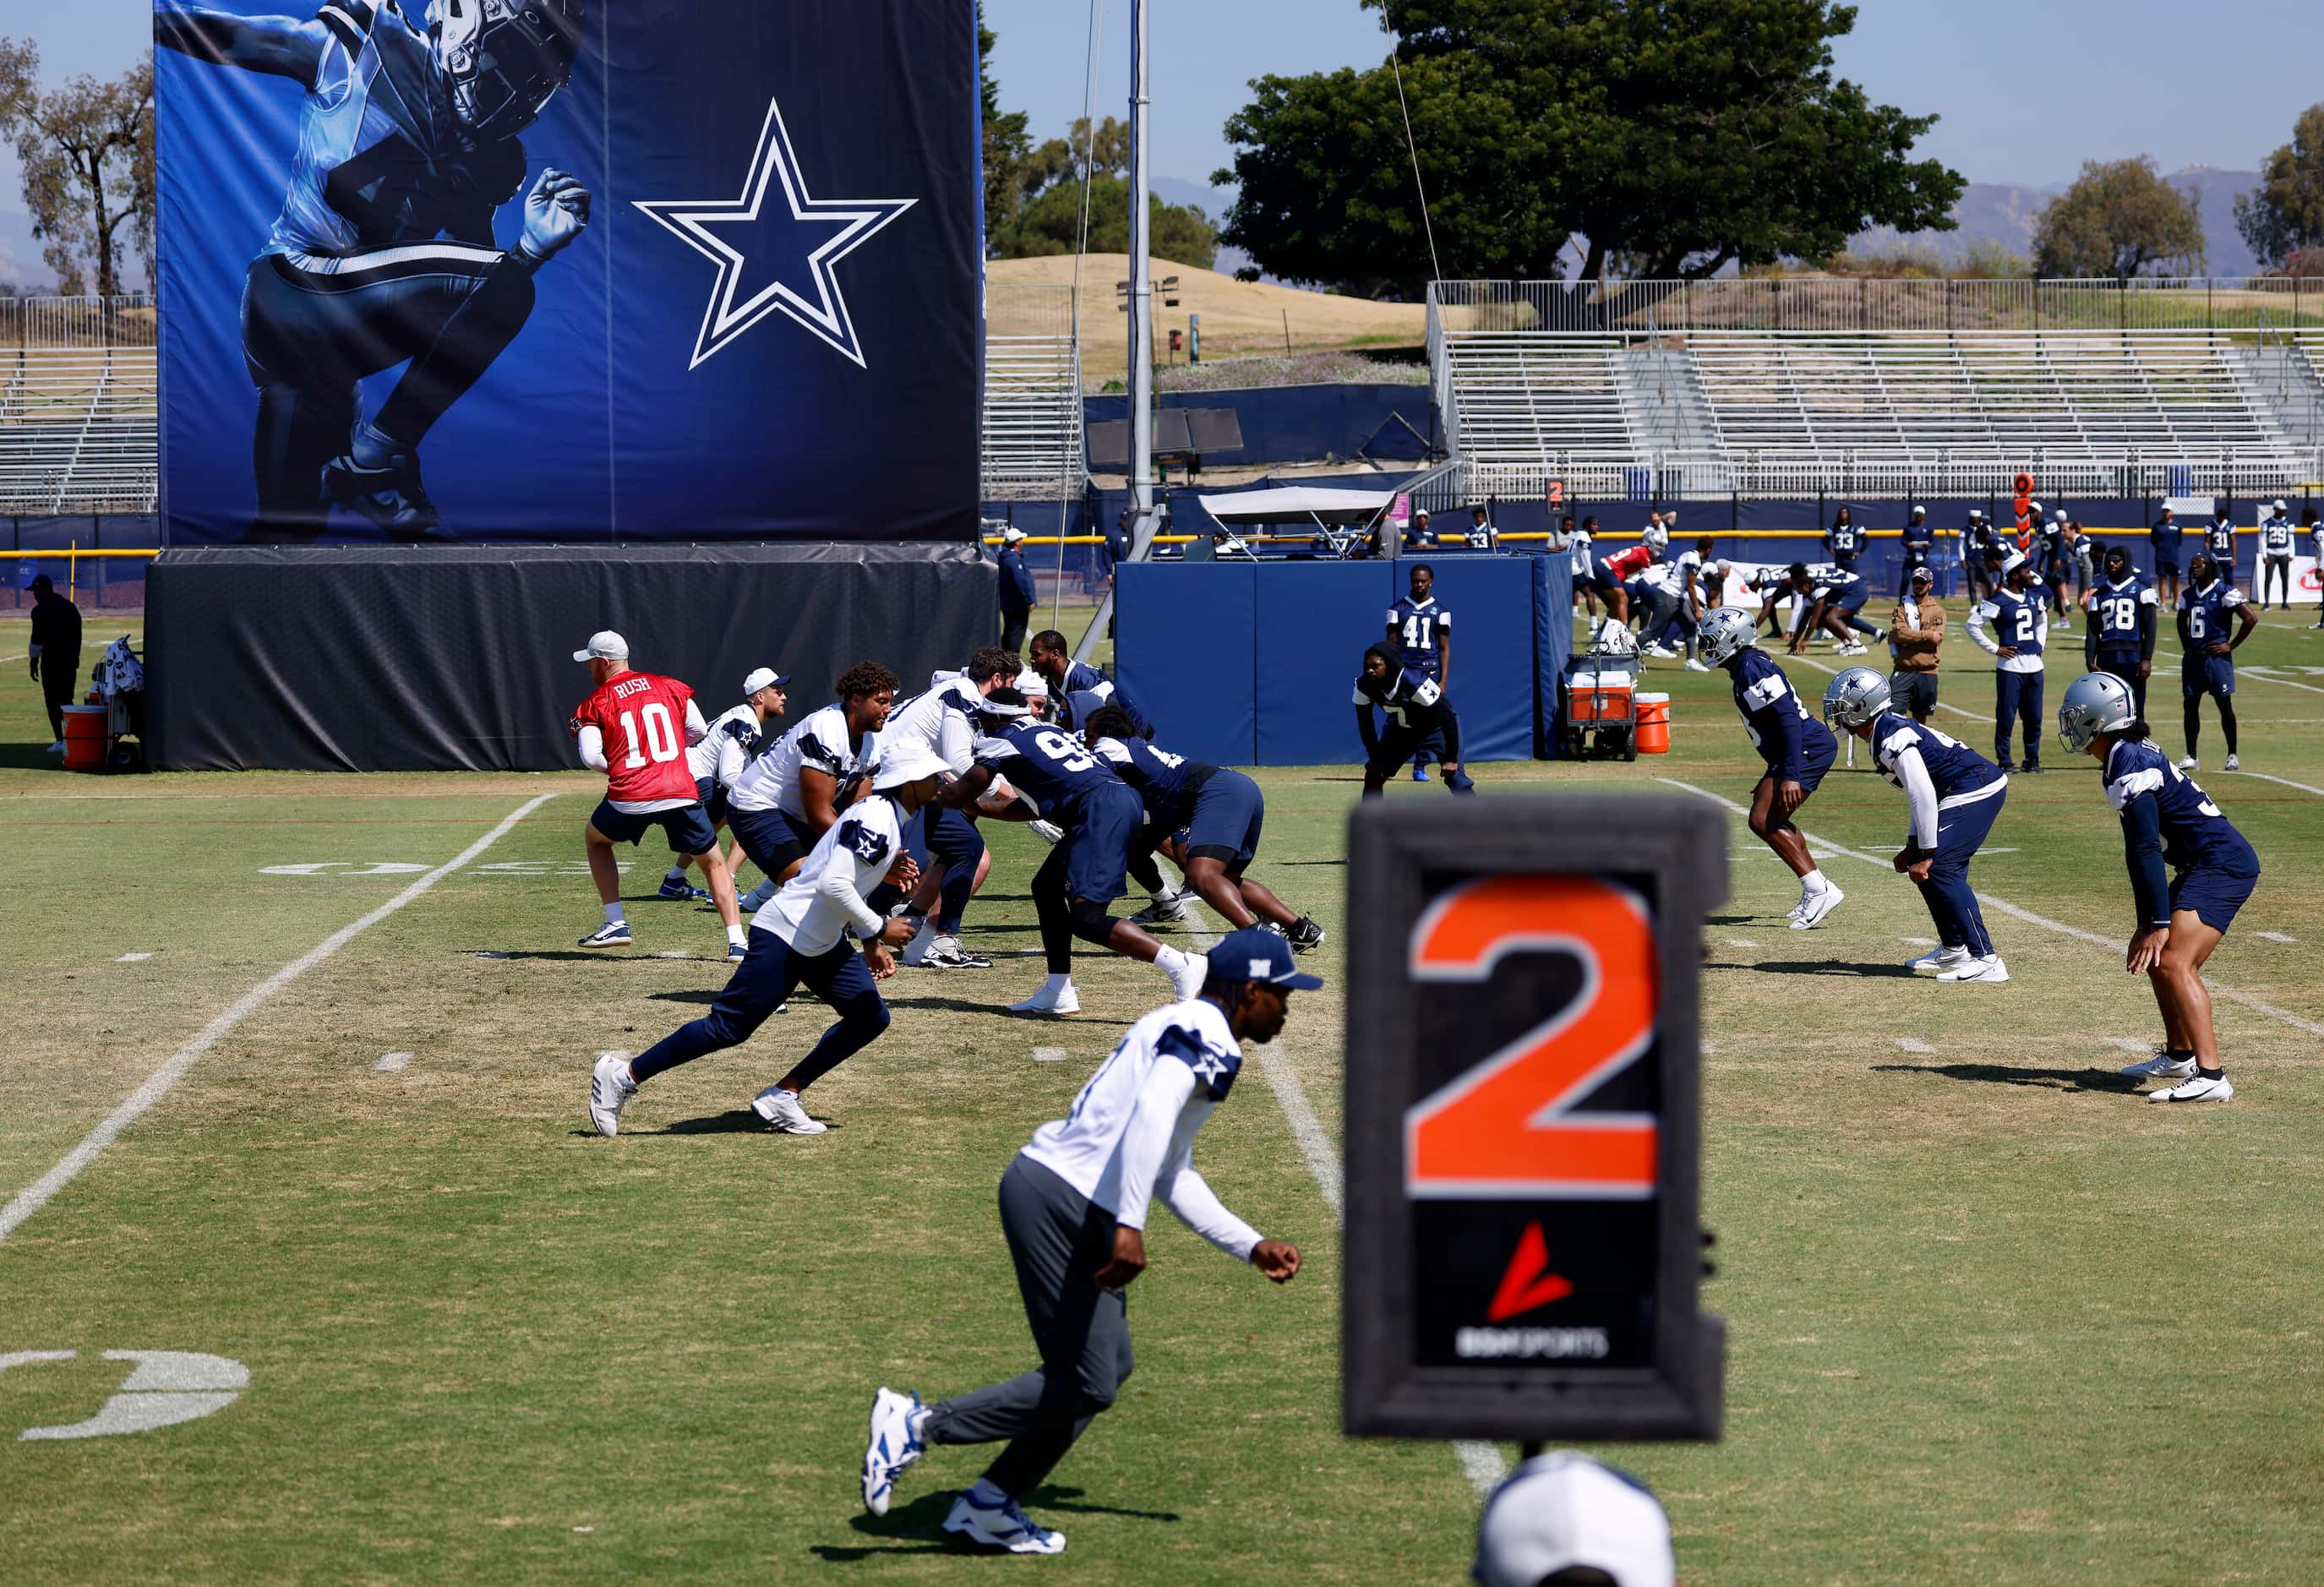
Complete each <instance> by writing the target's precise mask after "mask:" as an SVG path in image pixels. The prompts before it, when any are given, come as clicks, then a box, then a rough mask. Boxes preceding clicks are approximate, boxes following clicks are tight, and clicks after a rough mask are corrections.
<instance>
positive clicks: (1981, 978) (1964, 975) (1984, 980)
mask: <svg viewBox="0 0 2324 1587" xmlns="http://www.w3.org/2000/svg"><path fill="white" fill-rule="evenodd" d="M1937 979H1938V980H1940V981H1953V982H1971V981H1973V982H1975V983H1977V984H1978V985H1979V986H1998V985H2000V984H2001V983H2003V982H2005V981H2006V980H2008V979H2009V966H2008V965H2006V964H2003V963H2002V962H2001V955H1999V954H1987V955H1986V956H1985V957H1983V958H1981V959H1969V960H1968V961H1966V962H1965V963H1963V964H1960V965H1958V966H1956V967H1955V968H1953V969H1950V970H1947V971H1945V972H1944V973H1942V974H1941V975H1939V976H1938V977H1937Z"/></svg>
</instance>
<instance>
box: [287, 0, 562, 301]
mask: <svg viewBox="0 0 2324 1587" xmlns="http://www.w3.org/2000/svg"><path fill="white" fill-rule="evenodd" d="M320 20H321V22H322V23H323V26H324V29H325V31H326V32H327V33H328V34H329V36H330V42H329V43H327V45H326V46H325V47H324V50H323V54H322V58H321V60H319V61H318V63H317V65H316V69H315V80H314V81H313V82H312V83H309V85H308V93H307V97H306V99H305V100H304V101H303V102H302V103H301V105H300V110H299V151H298V153H297V155H296V157H295V159H294V161H293V163H292V165H291V185H290V187H289V189H288V190H286V191H285V192H284V194H283V195H282V212H281V215H280V216H279V217H276V219H275V222H274V228H273V230H272V232H271V233H269V234H268V236H267V239H266V252H267V253H269V254H293V255H296V254H311V255H318V256H323V257H341V256H345V255H346V254H354V253H358V252H362V251H364V250H368V249H373V248H383V247H391V246H393V245H397V244H405V243H423V242H429V241H431V240H433V239H434V238H436V237H438V236H446V237H450V238H453V239H455V240H457V241H459V242H465V243H473V244H475V245H479V246H482V247H487V248H489V247H491V246H493V210H494V209H495V208H499V206H500V205H501V204H503V203H504V202H505V201H506V200H507V199H508V198H510V197H512V195H513V194H514V193H515V191H516V189H518V187H519V186H521V184H522V181H523V179H524V151H523V149H522V148H521V146H520V145H519V144H518V143H516V142H515V140H513V139H503V140H501V141H498V142H495V143H486V144H483V145H481V146H475V145H471V144H469V143H468V142H467V140H466V138H465V137H464V136H463V135H462V134H461V132H460V130H459V127H458V124H457V121H456V119H455V118H454V116H453V114H452V102H451V96H450V91H449V88H448V87H447V80H446V78H445V76H444V74H443V72H442V71H441V70H439V69H438V67H437V64H436V60H435V58H434V56H433V54H432V53H431V52H430V51H429V45H428V38H427V35H426V33H425V32H422V31H421V30H420V27H419V26H418V25H417V24H416V23H413V22H412V21H411V20H410V17H409V16H407V15H406V14H405V13H404V11H403V10H402V8H401V7H400V6H399V5H396V4H395V3H394V0H337V4H334V5H326V6H325V7H324V8H323V9H322V12H321V14H320Z"/></svg>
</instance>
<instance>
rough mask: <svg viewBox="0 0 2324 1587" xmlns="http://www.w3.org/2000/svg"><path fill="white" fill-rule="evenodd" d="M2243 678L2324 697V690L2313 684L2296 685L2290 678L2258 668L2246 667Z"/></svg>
mask: <svg viewBox="0 0 2324 1587" xmlns="http://www.w3.org/2000/svg"><path fill="white" fill-rule="evenodd" d="M2242 676H2244V677H2246V678H2257V679H2259V681H2260V682H2262V683H2280V684H2282V685H2283V687H2286V688H2304V689H2306V690H2307V691H2308V692H2309V693H2310V694H2311V695H2324V688H2318V687H2316V686H2315V685H2314V684H2312V683H2294V682H2292V679H2290V678H2278V677H2276V676H2274V674H2273V672H2270V671H2266V670H2264V669H2260V668H2257V667H2246V668H2245V669H2243V671H2242Z"/></svg>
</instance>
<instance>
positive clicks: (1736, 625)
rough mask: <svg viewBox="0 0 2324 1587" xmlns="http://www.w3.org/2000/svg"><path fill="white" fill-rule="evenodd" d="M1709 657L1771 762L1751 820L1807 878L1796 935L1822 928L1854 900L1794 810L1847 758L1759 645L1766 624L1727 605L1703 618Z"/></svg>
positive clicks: (1754, 796)
mask: <svg viewBox="0 0 2324 1587" xmlns="http://www.w3.org/2000/svg"><path fill="white" fill-rule="evenodd" d="M1696 642H1697V644H1698V646H1699V647H1700V650H1701V656H1702V659H1703V660H1706V661H1708V662H1710V663H1711V665H1712V666H1714V667H1723V668H1725V669H1727V676H1728V677H1729V678H1732V679H1733V680H1734V682H1735V709H1736V710H1737V711H1738V712H1740V713H1741V714H1742V716H1743V731H1744V733H1745V734H1747V735H1748V736H1749V738H1750V740H1751V743H1752V745H1753V747H1754V748H1756V749H1757V750H1758V752H1759V759H1760V760H1761V761H1763V762H1765V763H1766V768H1767V770H1766V775H1765V776H1763V777H1761V778H1760V779H1759V786H1758V787H1757V788H1755V789H1752V790H1751V809H1750V813H1749V815H1748V817H1746V819H1747V820H1748V822H1749V824H1750V827H1751V833H1752V835H1753V836H1755V837H1757V839H1758V840H1759V841H1760V842H1761V843H1764V844H1766V845H1767V846H1768V847H1769V848H1771V849H1773V850H1774V851H1775V857H1776V858H1777V859H1779V860H1781V861H1783V863H1784V864H1786V865H1789V866H1790V867H1791V868H1792V874H1793V875H1794V876H1796V877H1798V878H1799V879H1800V901H1799V902H1798V903H1795V904H1794V905H1793V906H1792V907H1791V909H1790V910H1789V912H1788V913H1787V914H1786V916H1785V917H1784V918H1786V919H1788V920H1789V921H1790V922H1791V927H1792V929H1793V930H1794V931H1805V930H1808V929H1809V928H1810V927H1813V926H1816V925H1819V924H1821V921H1822V920H1823V918H1824V917H1825V916H1827V915H1829V914H1831V912H1832V911H1833V910H1834V909H1838V908H1840V902H1841V900H1843V899H1845V898H1846V897H1847V896H1848V895H1847V894H1846V893H1843V892H1841V891H1840V889H1839V887H1838V886H1837V885H1835V884H1834V883H1833V882H1832V881H1831V880H1830V879H1829V878H1827V877H1826V876H1825V875H1824V873H1823V872H1822V871H1821V870H1820V869H1818V868H1817V865H1816V863H1815V861H1814V859H1813V858H1812V856H1811V855H1810V854H1809V853H1808V840H1807V838H1806V837H1805V836H1804V835H1803V834H1802V833H1801V831H1800V829H1799V828H1798V827H1796V826H1793V825H1792V815H1793V812H1794V811H1796V810H1797V809H1798V808H1799V807H1801V806H1802V805H1804V804H1806V803H1807V802H1808V796H1809V795H1811V794H1812V793H1814V792H1815V790H1816V785H1817V784H1818V783H1820V782H1821V781H1822V780H1823V774H1824V773H1825V772H1827V771H1829V770H1831V763H1832V761H1834V760H1836V759H1838V758H1839V755H1840V741H1839V740H1838V739H1835V738H1833V737H1832V736H1831V729H1830V728H1828V727H1826V726H1825V725H1824V724H1822V723H1821V722H1819V721H1817V720H1816V719H1815V718H1814V717H1812V716H1811V715H1808V708H1807V706H1805V705H1804V704H1803V703H1802V702H1801V700H1800V697H1799V695H1798V694H1797V693H1796V692H1795V691H1794V689H1793V687H1792V680H1791V679H1790V678H1786V677H1784V669H1782V668H1780V667H1778V666H1776V665H1775V662H1774V661H1773V660H1770V659H1769V658H1768V656H1767V653H1766V651H1765V650H1761V649H1760V648H1759V623H1758V619H1757V618H1756V617H1755V616H1753V615H1752V614H1750V613H1749V612H1748V611H1746V610H1745V609H1744V608H1742V607H1740V606H1721V607H1720V608H1719V609H1718V610H1716V611H1714V612H1712V613H1711V614H1710V615H1708V616H1706V617H1705V618H1704V619H1703V620H1702V627H1701V632H1700V633H1699V635H1698V636H1697V641H1696Z"/></svg>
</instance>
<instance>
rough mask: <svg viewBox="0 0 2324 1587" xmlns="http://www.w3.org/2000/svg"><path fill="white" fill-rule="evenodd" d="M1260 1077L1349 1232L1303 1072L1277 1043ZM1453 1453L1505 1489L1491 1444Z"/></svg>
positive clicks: (1261, 1051)
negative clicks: (1282, 1052) (1265, 1080)
mask: <svg viewBox="0 0 2324 1587" xmlns="http://www.w3.org/2000/svg"><path fill="white" fill-rule="evenodd" d="M1191 901H1193V902H1194V905H1195V907H1196V908H1198V909H1203V912H1204V913H1205V914H1208V913H1209V909H1208V908H1207V907H1206V906H1204V905H1203V903H1202V901H1201V900H1191ZM1217 941H1218V937H1216V936H1214V935H1213V933H1211V932H1208V931H1197V932H1195V933H1194V942H1195V944H1196V946H1199V947H1201V948H1202V949H1203V951H1205V952H1208V951H1209V949H1210V948H1211V946H1213V944H1215V943H1216V942H1217ZM1255 1056H1257V1057H1258V1059H1259V1073H1260V1074H1262V1075H1266V1076H1267V1085H1268V1090H1270V1091H1272V1092H1274V1093H1275V1100H1276V1102H1277V1104H1278V1105H1280V1106H1281V1108H1282V1109H1283V1120H1284V1122H1285V1123H1286V1124H1288V1125H1289V1126H1290V1127H1291V1139H1292V1141H1293V1142H1294V1144H1296V1146H1297V1147H1298V1148H1299V1155H1300V1157H1301V1158H1305V1160H1306V1164H1307V1172H1308V1173H1310V1174H1312V1175H1314V1176H1315V1188H1316V1189H1318V1190H1320V1191H1322V1192H1323V1201H1324V1204H1326V1205H1328V1206H1329V1207H1330V1208H1331V1209H1332V1216H1333V1217H1334V1218H1336V1219H1338V1220H1339V1221H1340V1223H1341V1226H1342V1227H1343V1228H1344V1227H1345V1226H1346V1224H1347V1221H1348V1196H1347V1183H1346V1176H1345V1175H1344V1174H1343V1173H1342V1170H1341V1167H1340V1154H1339V1153H1338V1152H1337V1151H1334V1150H1333V1148H1332V1138H1331V1137H1330V1136H1329V1135H1326V1134H1325V1133H1324V1132H1323V1121H1321V1120H1319V1119H1317V1118H1316V1117H1315V1110H1314V1107H1313V1106H1311V1105H1310V1104H1309V1103H1308V1101H1307V1088H1306V1087H1305V1086H1304V1085H1302V1084H1299V1072H1298V1071H1297V1070H1296V1069H1294V1068H1293V1067H1292V1066H1291V1062H1290V1060H1289V1059H1288V1058H1286V1057H1284V1056H1282V1055H1281V1054H1279V1053H1278V1052H1277V1050H1276V1047H1275V1044H1274V1043H1273V1042H1269V1043H1268V1044H1267V1045H1266V1046H1265V1047H1259V1048H1257V1049H1256V1052H1255ZM1452 1453H1455V1454H1457V1455H1459V1456H1460V1457H1461V1470H1462V1473H1463V1474H1464V1475H1465V1476H1467V1478H1468V1479H1469V1485H1470V1486H1471V1487H1472V1488H1474V1489H1475V1490H1477V1491H1478V1492H1479V1493H1490V1492H1491V1491H1492V1490H1494V1489H1496V1488H1498V1487H1499V1486H1500V1483H1501V1479H1502V1478H1504V1477H1506V1476H1508V1474H1509V1466H1508V1462H1507V1461H1505V1460H1503V1459H1502V1458H1501V1452H1500V1451H1499V1450H1498V1449H1496V1448H1494V1447H1493V1446H1492V1445H1491V1444H1480V1443H1477V1442H1475V1441H1473V1440H1471V1439H1465V1438H1462V1439H1455V1440H1454V1441H1453V1444H1452Z"/></svg>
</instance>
